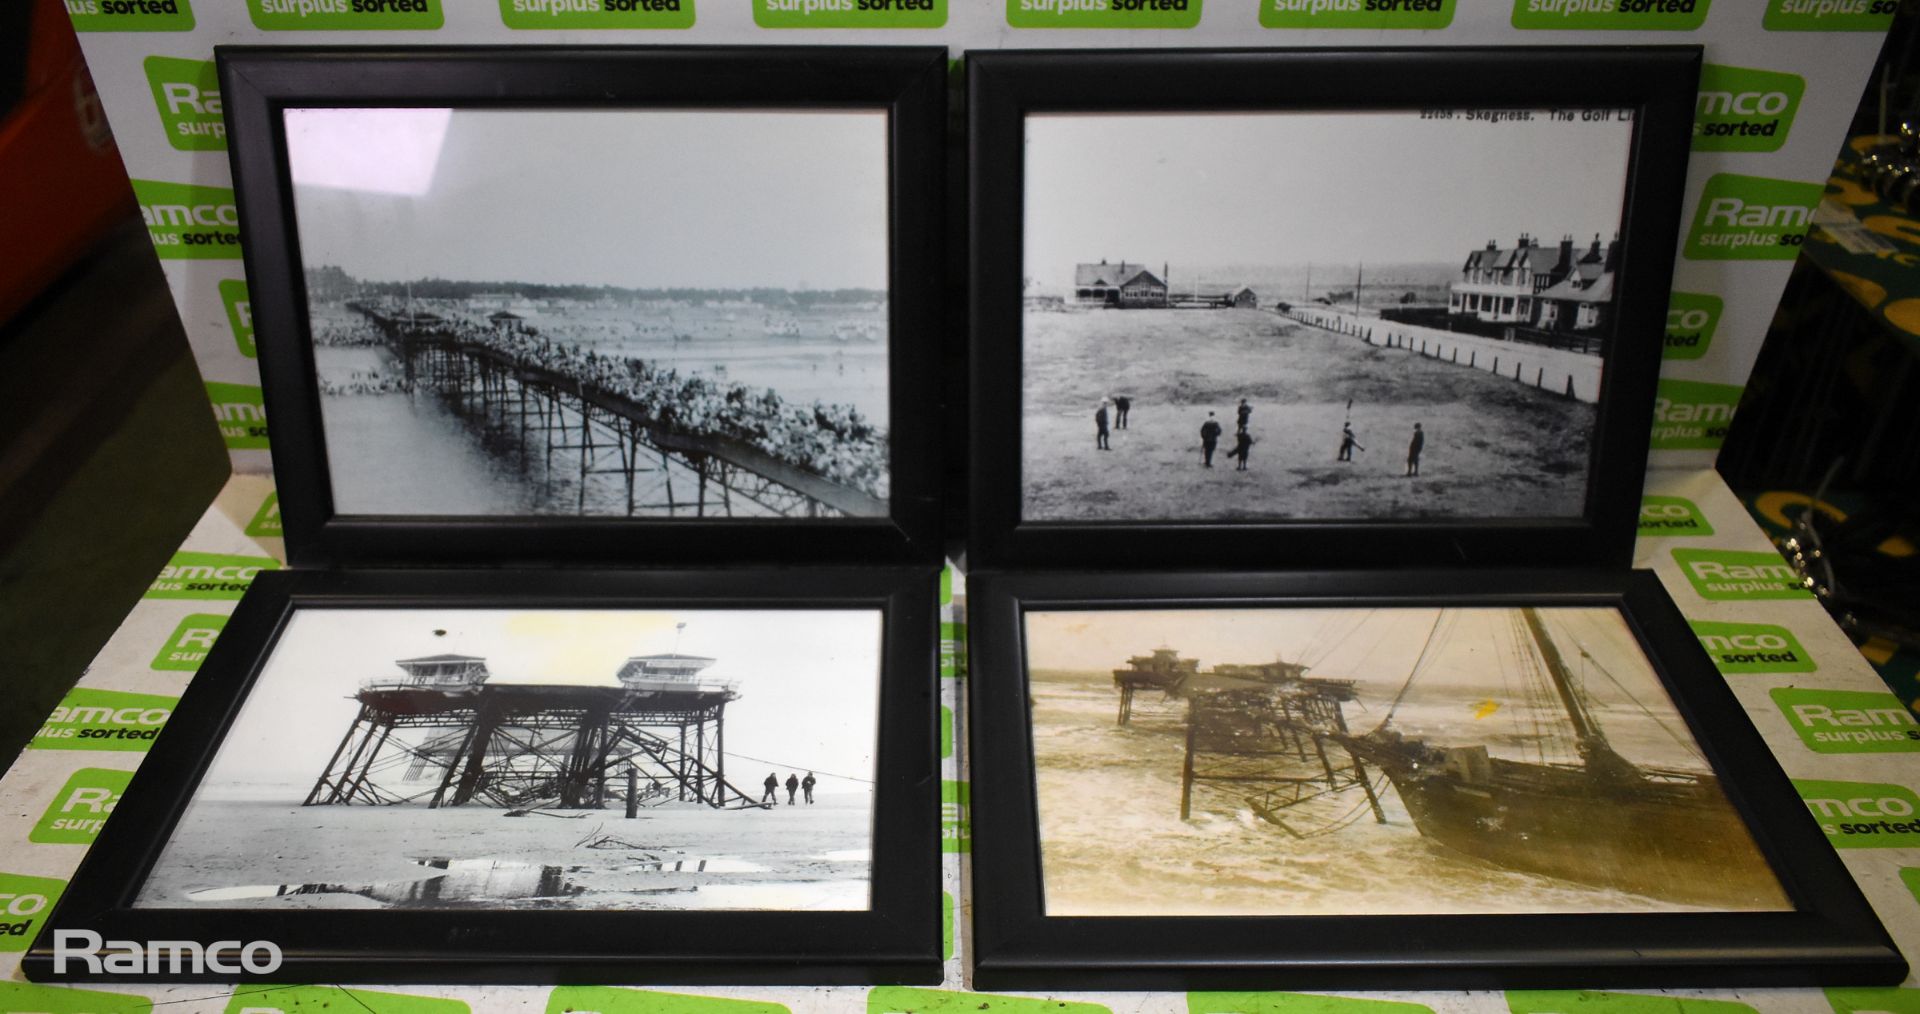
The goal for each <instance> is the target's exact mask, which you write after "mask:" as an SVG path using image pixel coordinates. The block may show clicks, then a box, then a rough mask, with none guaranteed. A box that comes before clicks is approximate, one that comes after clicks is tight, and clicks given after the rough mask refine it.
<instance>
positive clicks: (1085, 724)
mask: <svg viewBox="0 0 1920 1014" xmlns="http://www.w3.org/2000/svg"><path fill="white" fill-rule="evenodd" d="M1024 625H1025V645H1026V660H1027V666H1028V691H1029V702H1030V709H1031V722H1032V725H1031V728H1032V735H1033V750H1034V765H1035V772H1036V775H1035V777H1036V789H1037V799H1038V814H1037V816H1038V827H1039V836H1040V854H1041V860H1040V871H1041V881H1042V887H1043V893H1044V896H1045V908H1044V911H1045V914H1046V915H1047V916H1050V917H1051V916H1213V915H1234V916H1292V915H1442V914H1496V913H1498V914H1520V913H1570V914H1572V913H1605V912H1673V911H1716V912H1749V911H1790V910H1792V908H1793V905H1792V904H1791V902H1790V900H1789V899H1788V897H1787V895H1786V893H1785V891H1784V889H1783V888H1782V887H1781V884H1780V881H1779V880H1778V878H1777V876H1776V875H1775V873H1774V872H1773V870H1772V868H1771V867H1770V866H1769V864H1768V863H1767V861H1766V859H1765V858H1764V857H1763V856H1762V855H1761V853H1760V851H1759V849H1758V848H1757V846H1756V845H1755V843H1754V839H1753V836H1752V833H1751V832H1750V831H1749V829H1748V825H1747V824H1746V822H1745V821H1744V819H1743V818H1742V816H1741V815H1740V813H1739V812H1738V811H1737V810H1736V809H1735V808H1734V806H1733V805H1732V803H1731V802H1730V801H1729V799H1728V797H1727V795H1726V793H1725V792H1724V791H1723V789H1722V788H1721V785H1720V781H1719V779H1718V778H1717V777H1716V774H1715V772H1714V770H1713V767H1712V765H1711V764H1710V763H1709V762H1708V760H1707V759H1706V757H1705V756H1704V754H1703V752H1702V750H1701V748H1700V745H1699V743H1698V741H1697V740H1696V739H1695V738H1694V736H1693V734H1692V733H1691V732H1690V731H1689V729H1688V726H1687V723H1686V722H1685V720H1684V719H1683V718H1682V717H1681V715H1680V714H1679V712H1678V711H1677V709H1676V708H1675V706H1674V704H1673V700H1672V698H1671V697H1670V696H1669V695H1668V693H1667V691H1666V690H1665V688H1664V687H1663V686H1662V684H1661V681H1660V679H1659V678H1658V676H1657V675H1656V674H1655V673H1654V671H1653V670H1652V668H1651V666H1650V664H1649V662H1648V661H1647V657H1646V655H1645V653H1644V651H1643V649H1642V648H1641V646H1640V644H1639V643H1638V641H1637V640H1636V638H1635V637H1634V635H1633V633H1632V632H1631V630H1630V629H1629V628H1628V626H1627V624H1626V622H1625V621H1624V619H1623V618H1622V616H1621V614H1620V612H1619V611H1618V610H1617V609H1613V608H1585V607H1577V608H1576V607H1540V608H1533V607H1528V608H1462V609H1455V608H1412V607H1385V608H1372V609H1362V608H1355V609H1309V608H1263V609H1164V610H1110V611H1109V610H1100V611H1096V610H1064V611H1030V612H1028V613H1026V615H1025V620H1024Z"/></svg>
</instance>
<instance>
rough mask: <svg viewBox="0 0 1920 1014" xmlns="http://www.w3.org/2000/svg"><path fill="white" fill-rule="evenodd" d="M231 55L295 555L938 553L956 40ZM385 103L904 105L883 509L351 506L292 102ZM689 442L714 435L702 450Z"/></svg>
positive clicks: (892, 207) (233, 155)
mask: <svg viewBox="0 0 1920 1014" xmlns="http://www.w3.org/2000/svg"><path fill="white" fill-rule="evenodd" d="M215 56H216V60H217V62H218V64H219V72H220V79H221V88H222V94H223V99H224V102H225V108H226V119H227V123H228V129H229V131H230V142H229V146H228V147H229V151H230V159H231V162H232V167H233V177H234V187H235V192H236V199H237V202H238V206H239V210H240V218H241V233H242V238H243V256H244V259H245V263H246V271H247V278H248V285H249V295H250V297H251V302H252V307H253V313H254V319H255V325H256V329H257V331H256V333H257V335H258V344H259V363H260V372H261V380H262V384H263V387H264V392H265V403H266V415H267V420H268V428H269V431H270V432H271V434H272V441H273V452H274V453H273V458H274V472H275V479H276V483H277V486H278V489H279V490H280V504H281V512H282V515H283V518H284V524H285V527H286V537H287V550H288V554H289V556H290V558H291V559H290V562H291V563H292V564H293V565H294V566H340V565H376V566H377V565H393V564H409V565H412V564H418V565H464V564H489V565H499V564H510V563H515V562H521V563H537V564H550V563H554V562H559V561H569V560H571V561H579V562H587V563H595V564H607V563H612V562H616V561H631V562H646V563H649V564H656V565H657V564H671V563H701V564H725V563H768V562H774V561H781V562H850V561H873V562H876V563H885V562H892V563H910V562H927V561H932V560H937V559H938V558H939V547H940V527H941V522H942V518H941V510H942V507H941V493H940V489H941V482H942V465H941V453H940V452H941V450H942V444H943V440H944V436H943V428H942V426H941V423H940V413H939V412H937V411H935V410H933V409H934V407H935V406H938V405H939V404H940V403H941V399H942V391H941V381H940V371H941V364H942V360H943V358H945V356H946V352H945V347H946V346H947V344H948V341H947V339H946V338H945V337H944V332H943V326H944V324H943V322H944V313H943V310H942V304H941V301H942V300H943V299H944V298H945V293H944V286H943V282H942V273H943V270H944V267H945V262H944V257H945V253H944V247H943V246H942V242H943V240H942V236H943V224H944V212H943V210H942V208H943V207H944V203H943V202H944V199H945V182H944V180H945V169H946V167H945V163H944V157H945V147H944V146H945V129H946V101H947V94H946V69H947V58H946V51H945V50H944V49H943V48H939V47H924V46H923V47H818V48H815V47H805V48H802V47H772V46H769V47H710V46H670V47H668V46H653V47H648V46H635V47H604V46H603V47H534V48H529V47H512V48H507V47H464V48H456V47H417V48H404V49H401V48H375V47H348V46H342V47H326V48H296V47H250V46H220V47H216V53H215ZM378 106H388V107H408V106H414V107H421V106H451V107H454V108H458V109H517V110H539V109H542V108H567V109H649V108H653V109H663V108H672V109H713V110H724V109H730V108H731V109H745V108H755V109H791V110H795V111H803V110H817V109H836V108H837V109H847V108H856V107H857V108H869V109H884V110H885V111H886V113H887V115H888V118H889V119H888V126H887V140H888V143H887V148H888V158H889V163H888V165H887V167H886V170H885V172H886V179H887V181H888V183H887V198H888V203H889V211H888V222H889V233H890V236H889V240H890V242H889V247H888V258H889V262H888V276H889V305H888V311H887V312H888V319H889V328H888V346H887V348H888V368H889V378H888V379H889V384H890V387H889V393H888V402H889V406H890V423H889V448H888V455H889V462H890V463H889V470H890V471H889V481H890V489H889V496H888V498H887V501H886V504H887V506H886V513H885V514H884V516H847V517H810V516H800V517H793V516H788V517H775V518H738V519H732V518H713V517H704V516H696V517H673V518H660V517H639V516H636V517H598V516H594V517H571V516H526V517H516V516H440V515H417V516H416V515H407V516H396V515H342V514H340V513H339V512H337V511H336V509H335V504H334V498H333V491H332V482H331V478H330V473H329V469H328V466H329V459H328V450H327V445H326V440H325V433H324V432H323V426H322V422H321V414H320V412H321V409H320V403H319V402H320V394H319V389H318V383H317V377H316V371H315V366H314V360H313V351H312V342H311V341H310V339H309V336H310V334H311V331H310V328H309V321H308V315H307V303H306V286H305V281H304V275H303V265H302V260H301V250H300V244H299V237H298V235H297V227H296V222H295V217H294V205H293V192H292V184H291V181H290V173H289V166H288V156H287V146H286V137H285V128H284V123H283V119H282V117H281V111H282V110H284V109H287V108H290V107H342V108H345V107H378ZM556 157H558V155H557V156H556ZM583 157H590V156H585V155H583ZM775 164H776V165H777V160H776V162H775ZM689 453H695V454H705V453H706V451H704V450H702V449H700V448H695V449H694V450H693V451H692V452H689ZM716 453H717V452H716ZM690 460H691V459H690ZM702 460H705V459H702ZM794 478H795V479H796V480H807V479H808V477H807V476H805V475H798V476H795V477H794ZM820 502H826V501H820Z"/></svg>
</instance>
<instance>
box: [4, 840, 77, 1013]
mask: <svg viewBox="0 0 1920 1014" xmlns="http://www.w3.org/2000/svg"><path fill="white" fill-rule="evenodd" d="M66 888H67V882H66V881H64V880H53V879H50V878H47V877H23V876H20V875H19V874H15V873H0V951H24V950H26V949H27V945H28V944H30V943H32V942H33V932H34V930H35V928H36V926H35V924H36V923H38V922H39V921H40V918H41V917H42V916H44V915H45V914H46V912H47V910H48V909H51V908H52V907H53V903H54V902H56V901H59V900H60V893H61V892H62V891H64V890H66ZM21 1009H23V1008H20V1007H14V1006H10V1005H6V1004H4V1003H0V1010H8V1011H14V1010H21Z"/></svg>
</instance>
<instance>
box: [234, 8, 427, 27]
mask: <svg viewBox="0 0 1920 1014" xmlns="http://www.w3.org/2000/svg"><path fill="white" fill-rule="evenodd" d="M440 3H441V0H247V13H248V15H250V16H251V17H252V18H253V27H255V28H258V29H261V30H263V31H268V32H287V31H292V32H301V31H390V30H404V29H414V30H419V29H435V28H439V27H440V25H441V22H442V21H443V20H444V18H443V16H442V14H441V11H440Z"/></svg>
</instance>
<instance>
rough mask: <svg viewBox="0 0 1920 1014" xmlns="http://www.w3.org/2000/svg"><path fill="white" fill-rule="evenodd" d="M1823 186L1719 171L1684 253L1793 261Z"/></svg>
mask: <svg viewBox="0 0 1920 1014" xmlns="http://www.w3.org/2000/svg"><path fill="white" fill-rule="evenodd" d="M1823 190H1824V187H1823V185H1822V184H1819V183H1802V182H1800V181H1799V180H1775V179H1767V178H1765V177H1761V176H1741V175H1738V174H1735V173H1716V174H1715V175H1713V176H1711V177H1709V178H1708V179H1707V185H1706V187H1705V188H1704V189H1703V190H1702V191H1701V193H1700V203H1699V205H1697V206H1696V207H1695V208H1694V212H1693V226H1692V228H1691V229H1690V230H1689V231H1688V233H1687V243H1686V246H1685V247H1684V248H1683V250H1682V252H1683V253H1684V255H1685V256H1686V257H1687V259H1689V260H1716V261H1723V260H1741V261H1752V260H1773V261H1790V260H1793V259H1794V258H1796V257H1798V256H1800V247H1801V245H1802V244H1803V243H1804V242H1805V241H1806V238H1807V229H1808V228H1810V227H1811V226H1812V225H1813V208H1814V205H1817V204H1819V203H1820V196H1821V193H1822V192H1823Z"/></svg>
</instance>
